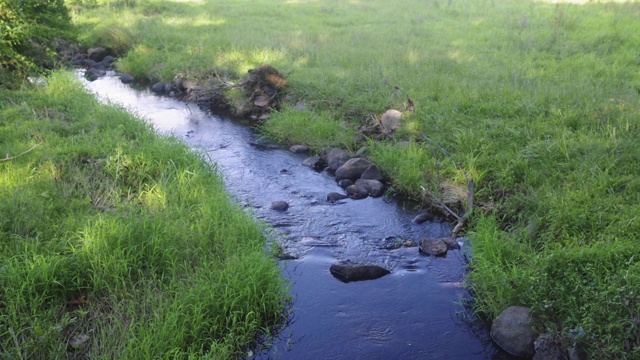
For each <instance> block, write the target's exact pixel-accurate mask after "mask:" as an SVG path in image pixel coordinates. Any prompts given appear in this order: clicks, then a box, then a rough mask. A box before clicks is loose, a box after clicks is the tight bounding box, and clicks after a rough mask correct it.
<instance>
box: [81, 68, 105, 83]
mask: <svg viewBox="0 0 640 360" xmlns="http://www.w3.org/2000/svg"><path fill="white" fill-rule="evenodd" d="M105 74H106V72H105V71H104V70H100V69H96V68H91V69H89V70H87V71H86V72H85V73H84V77H85V78H86V79H87V80H89V81H95V80H97V79H98V78H99V77H102V76H104V75H105Z"/></svg>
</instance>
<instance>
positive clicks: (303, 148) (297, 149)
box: [289, 145, 309, 154]
mask: <svg viewBox="0 0 640 360" xmlns="http://www.w3.org/2000/svg"><path fill="white" fill-rule="evenodd" d="M289 150H291V152H292V153H296V154H305V153H308V152H309V147H308V146H307V145H293V146H292V147H290V148H289Z"/></svg>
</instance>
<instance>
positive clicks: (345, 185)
mask: <svg viewBox="0 0 640 360" xmlns="http://www.w3.org/2000/svg"><path fill="white" fill-rule="evenodd" d="M351 185H353V181H351V180H349V179H342V180H340V181H338V186H340V187H341V188H343V189H346V188H348V187H349V186H351Z"/></svg>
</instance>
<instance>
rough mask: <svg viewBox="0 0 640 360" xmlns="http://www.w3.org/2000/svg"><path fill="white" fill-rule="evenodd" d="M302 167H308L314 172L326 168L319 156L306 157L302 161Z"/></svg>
mask: <svg viewBox="0 0 640 360" xmlns="http://www.w3.org/2000/svg"><path fill="white" fill-rule="evenodd" d="M302 165H304V166H308V167H310V168H313V169H315V170H322V169H323V168H324V167H325V166H327V165H326V163H325V162H324V160H322V158H321V157H320V156H311V157H308V158H306V159H304V161H302Z"/></svg>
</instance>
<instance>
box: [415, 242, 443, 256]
mask: <svg viewBox="0 0 640 360" xmlns="http://www.w3.org/2000/svg"><path fill="white" fill-rule="evenodd" d="M447 249H448V247H447V244H446V243H445V242H444V241H442V239H425V240H422V241H420V251H421V252H422V253H424V254H426V255H432V256H444V255H446V254H447Z"/></svg>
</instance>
